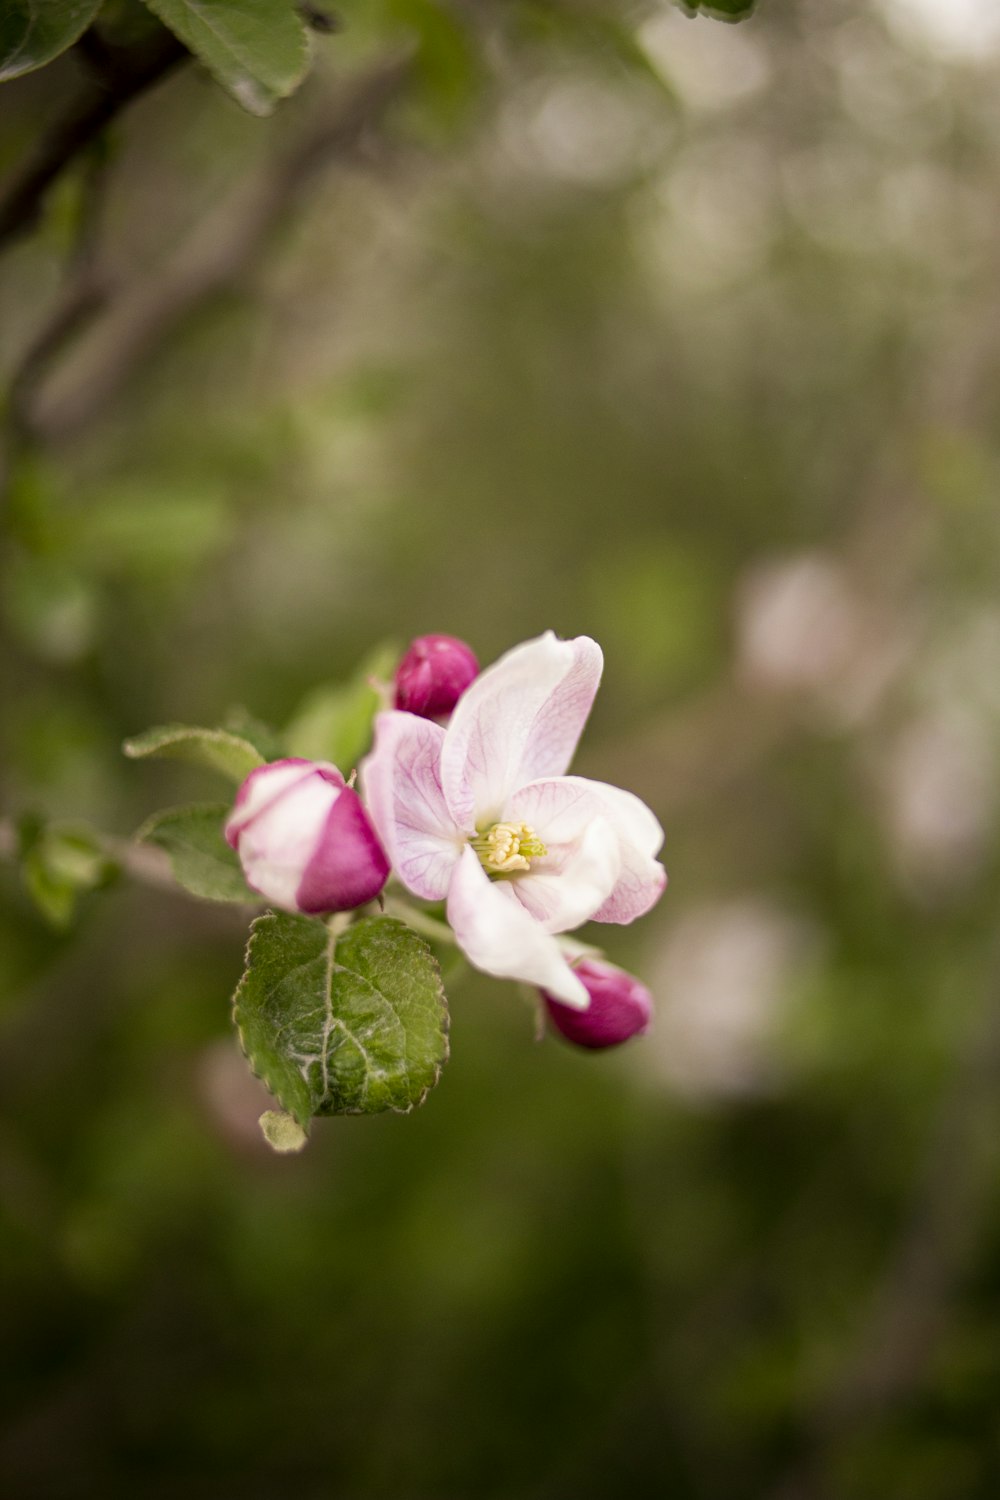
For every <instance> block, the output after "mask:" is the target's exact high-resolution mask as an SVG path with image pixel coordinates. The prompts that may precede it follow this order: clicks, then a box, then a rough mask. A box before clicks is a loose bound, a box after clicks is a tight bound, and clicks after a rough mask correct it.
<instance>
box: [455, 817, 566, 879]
mask: <svg viewBox="0 0 1000 1500" xmlns="http://www.w3.org/2000/svg"><path fill="white" fill-rule="evenodd" d="M471 843H472V847H473V849H475V851H476V853H477V854H478V855H479V860H480V863H481V864H482V867H483V869H484V870H485V871H486V873H487V875H513V874H514V873H515V872H516V871H517V870H529V869H530V868H531V861H532V860H533V859H540V858H541V856H542V855H543V854H548V852H549V851H548V850H547V849H546V847H545V845H544V844H543V843H542V841H541V839H540V838H539V837H538V835H537V833H536V832H535V830H534V829H533V828H531V827H529V826H528V824H527V823H494V824H493V827H492V828H487V829H486V830H485V831H484V832H482V833H477V835H476V837H475V838H474V839H472V840H471Z"/></svg>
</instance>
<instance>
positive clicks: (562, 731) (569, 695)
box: [441, 631, 603, 826]
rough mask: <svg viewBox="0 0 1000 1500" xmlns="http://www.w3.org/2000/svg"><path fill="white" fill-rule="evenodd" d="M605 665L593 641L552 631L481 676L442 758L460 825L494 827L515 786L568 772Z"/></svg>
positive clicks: (458, 712) (460, 707)
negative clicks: (562, 637)
mask: <svg viewBox="0 0 1000 1500" xmlns="http://www.w3.org/2000/svg"><path fill="white" fill-rule="evenodd" d="M602 665H603V657H602V655H601V648H600V646H598V644H597V642H596V641H592V640H590V638H589V637H588V636H585V635H581V636H577V638H576V639H575V640H572V641H560V640H558V639H557V638H556V636H554V635H553V634H552V632H551V631H547V632H546V633H545V635H542V636H539V637H538V638H537V639H536V640H533V641H526V642H525V643H524V645H522V646H515V648H514V650H513V651H508V652H507V654H506V656H501V658H500V660H499V661H497V662H495V663H494V664H493V666H492V667H488V668H487V669H486V671H485V672H482V673H481V674H480V675H479V677H477V678H476V680H475V682H474V683H472V685H471V686H470V687H469V688H467V689H466V691H465V692H464V693H463V695H462V697H461V698H460V699H459V700H458V704H457V706H456V708H455V712H454V714H453V715H452V718H451V723H450V724H449V725H448V729H447V731H446V734H445V743H444V749H443V751H442V755H441V785H442V787H443V789H444V795H445V800H446V802H447V803H448V806H449V808H450V809H451V811H452V814H453V815H454V817H455V821H456V822H457V823H459V824H461V825H462V826H468V825H469V823H470V822H472V823H480V824H482V823H489V822H494V821H496V819H497V818H498V817H499V815H500V810H501V808H502V807H503V805H504V803H505V802H506V801H507V799H508V797H509V796H510V794H511V793H512V792H513V791H515V790H516V788H517V787H519V786H523V785H524V783H525V782H526V781H534V780H535V779H536V778H537V777H540V776H561V775H562V773H563V772H564V771H565V770H566V767H567V766H568V765H569V763H570V761H571V760H572V758H573V751H574V750H575V749H576V743H577V740H578V739H579V738H580V732H581V730H582V729H583V726H584V724H585V723H586V719H587V715H588V713H589V712H590V706H591V704H592V703H593V701H594V694H595V693H596V692H597V685H598V683H599V682H600V679H601V667H602Z"/></svg>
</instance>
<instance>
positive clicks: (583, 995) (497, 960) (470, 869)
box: [448, 846, 590, 1010]
mask: <svg viewBox="0 0 1000 1500" xmlns="http://www.w3.org/2000/svg"><path fill="white" fill-rule="evenodd" d="M448 921H449V922H450V923H451V926H452V930H453V931H454V933H455V938H456V941H457V942H458V946H459V947H460V948H461V950H462V952H463V953H464V954H465V956H466V958H467V959H468V960H469V962H470V963H471V964H474V965H475V967H476V968H477V969H482V971H483V972H484V973H485V974H493V975H495V976H496V977H497V978H498V979H522V980H525V981H526V982H527V983H528V984H537V985H538V986H539V987H540V988H541V989H544V990H545V991H546V992H547V993H548V994H550V995H554V996H555V997H556V999H558V1000H562V1001H563V1003H564V1004H565V1005H572V1006H575V1007H576V1008H577V1009H578V1010H586V1008H587V1006H588V1005H589V1004H590V997H589V995H588V994H587V990H586V988H585V986H584V985H583V983H582V981H581V980H579V979H578V978H577V977H576V975H575V974H574V973H573V971H572V969H571V968H570V966H569V964H568V963H567V962H566V960H565V958H563V956H562V953H561V952H560V950H559V944H558V943H557V941H556V939H555V938H554V937H553V936H552V935H551V934H550V933H548V932H546V931H545V929H544V928H543V927H541V926H540V925H539V923H538V922H536V921H535V920H534V918H533V917H532V916H530V914H529V913H528V912H527V911H526V910H525V908H524V907H523V906H522V905H521V903H520V901H519V900H518V899H517V897H516V895H515V894H514V892H513V891H512V889H511V886H510V883H509V882H508V881H504V880H497V881H492V880H490V879H489V877H488V876H487V874H486V871H485V870H484V869H483V867H482V865H481V864H480V863H479V859H478V857H477V856H476V853H475V851H474V850H473V849H471V848H469V847H468V846H466V848H465V851H464V853H463V854H462V857H461V859H460V860H459V862H458V864H457V866H456V867H455V871H454V874H453V875H452V880H451V889H450V890H449V892H448Z"/></svg>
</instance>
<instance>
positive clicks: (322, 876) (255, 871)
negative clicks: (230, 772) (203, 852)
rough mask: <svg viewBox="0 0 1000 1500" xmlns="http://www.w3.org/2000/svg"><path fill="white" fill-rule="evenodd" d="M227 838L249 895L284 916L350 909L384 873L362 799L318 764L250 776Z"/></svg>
mask: <svg viewBox="0 0 1000 1500" xmlns="http://www.w3.org/2000/svg"><path fill="white" fill-rule="evenodd" d="M225 832H226V838H227V839H228V841H229V843H230V844H231V845H232V847H233V848H234V849H235V850H236V852H237V854H238V855H239V858H240V864H241V865H242V866H243V874H244V876H245V877H246V882H247V884H248V885H249V886H250V888H251V890H254V891H257V892H259V894H260V895H262V896H265V897H266V898H267V900H268V901H271V902H273V903H274V905H275V906H280V907H283V908H284V909H285V910H286V911H298V912H305V913H307V914H308V915H310V916H315V915H318V914H320V913H322V912H333V911H352V910H353V909H354V907H356V906H363V905H364V903H365V902H366V901H373V900H374V899H375V897H376V896H377V895H378V893H379V891H381V889H382V887H383V886H384V885H385V882H386V880H387V878H388V875H389V861H388V860H387V859H386V856H385V851H384V850H383V848H382V846H381V844H380V843H379V841H378V839H377V837H376V836H375V832H374V830H373V828H372V826H371V823H370V822H369V820H368V815H367V814H366V812H365V810H364V808H363V807H362V805H361V799H360V797H359V796H358V794H357V792H356V791H354V789H353V788H352V787H349V786H348V785H347V783H346V782H345V780H344V778H343V776H342V775H341V774H340V772H339V771H338V770H337V767H336V766H332V765H327V764H325V763H323V762H319V761H311V760H299V759H288V760H276V761H272V762H271V764H270V765H266V766H260V767H258V769H257V770H256V771H251V772H250V775H249V776H248V777H247V778H246V780H245V781H244V783H243V785H242V786H241V787H240V790H239V792H238V793H237V797H236V804H235V806H234V808H233V811H232V813H231V814H230V816H229V818H228V820H227V822H226V830H225Z"/></svg>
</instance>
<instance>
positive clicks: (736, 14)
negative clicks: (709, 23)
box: [680, 0, 757, 21]
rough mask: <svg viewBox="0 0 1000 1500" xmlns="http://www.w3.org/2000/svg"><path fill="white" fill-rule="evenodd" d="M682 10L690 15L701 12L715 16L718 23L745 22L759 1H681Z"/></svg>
mask: <svg viewBox="0 0 1000 1500" xmlns="http://www.w3.org/2000/svg"><path fill="white" fill-rule="evenodd" d="M680 3H681V9H682V10H686V11H687V12H688V14H689V15H692V16H693V15H697V13H698V12H699V11H701V12H702V14H703V15H706V16H715V18H716V20H718V21H745V20H746V18H747V16H749V15H750V13H751V12H752V11H753V9H754V8H755V6H756V4H757V0H680Z"/></svg>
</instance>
